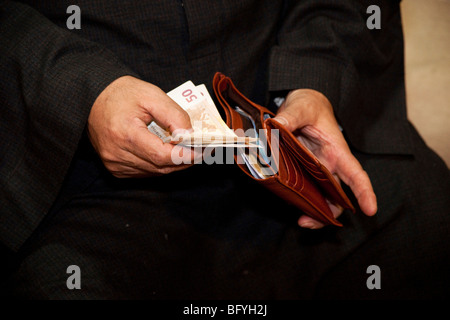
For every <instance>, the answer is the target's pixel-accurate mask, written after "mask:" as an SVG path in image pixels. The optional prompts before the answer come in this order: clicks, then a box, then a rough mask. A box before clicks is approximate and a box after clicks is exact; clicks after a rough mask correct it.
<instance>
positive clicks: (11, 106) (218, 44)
mask: <svg viewBox="0 0 450 320" xmlns="http://www.w3.org/2000/svg"><path fill="white" fill-rule="evenodd" d="M22 2H24V3H28V4H29V5H30V6H32V7H34V9H33V8H31V7H28V6H25V5H23V4H21V3H18V2H11V1H1V5H0V42H1V44H0V105H1V112H0V140H1V147H0V159H1V165H0V183H1V190H0V203H1V212H0V241H1V242H2V243H4V244H5V245H6V246H8V247H9V248H10V249H12V250H17V249H19V248H20V247H21V245H22V244H23V243H24V241H25V240H26V239H27V238H28V237H29V236H30V234H31V233H32V232H33V230H35V228H36V227H37V226H38V224H39V222H40V221H41V220H42V219H43V218H44V217H45V215H46V213H47V212H48V210H49V209H50V208H51V207H52V205H53V203H54V201H55V199H56V197H57V196H58V192H59V190H60V188H61V185H62V183H63V180H64V177H65V176H66V173H67V170H68V168H69V165H70V163H71V161H72V159H73V157H74V154H75V151H76V149H77V147H78V145H79V142H80V139H81V137H82V135H83V131H84V128H85V124H86V120H87V117H88V114H89V110H90V107H91V106H92V104H93V102H94V101H95V98H96V97H97V96H98V94H99V93H100V92H101V90H102V89H103V88H105V87H106V86H107V85H108V84H109V83H110V82H112V81H113V80H114V79H116V78H118V77H120V76H122V75H126V74H131V75H134V76H136V77H140V78H142V79H144V80H146V81H149V82H151V83H154V84H156V85H158V86H160V87H161V88H162V89H163V90H166V91H167V90H170V89H172V88H174V87H176V86H178V85H179V84H181V83H182V82H184V81H186V80H187V79H191V80H192V81H194V82H195V83H205V84H207V85H208V88H209V89H210V90H211V86H210V84H211V81H212V77H213V75H214V73H215V72H216V71H221V72H223V73H225V74H226V75H228V76H230V77H232V79H233V80H234V82H235V83H236V85H237V86H238V87H239V88H240V89H241V91H243V92H244V93H245V94H246V95H248V96H249V97H250V98H251V99H253V100H255V101H256V102H259V103H261V104H265V105H267V104H268V103H269V98H270V94H271V93H273V94H280V93H283V92H286V91H287V90H291V89H295V88H313V89H316V90H318V91H321V92H323V93H324V94H325V95H326V96H327V97H328V98H329V100H330V101H331V102H332V105H333V106H334V108H335V112H336V116H337V118H338V121H339V122H340V123H341V125H342V127H343V128H344V132H345V134H346V135H347V137H348V139H349V143H350V144H351V145H352V146H353V147H355V148H357V149H359V150H360V151H363V152H368V153H389V154H402V153H408V152H409V151H410V144H409V134H408V125H407V120H406V110H405V97H404V95H405V93H404V82H403V43H402V30H401V20H400V10H399V6H398V3H397V2H396V1H391V0H389V1H388V0H386V1H375V2H374V1H351V0H342V1H326V0H303V1H282V0H267V1H266V0H264V1H263V0H243V1H221V2H219V1H217V2H216V1H214V2H213V1H203V0H195V1H190V0H183V1H182V2H181V0H154V1H134V2H133V3H132V4H130V3H129V2H123V1H115V0H114V1H95V2H94V1H84V0H83V1H78V2H77V5H78V6H79V7H80V8H81V30H71V31H69V30H67V29H66V19H67V18H68V16H69V15H68V14H67V13H66V9H67V7H68V6H69V5H70V4H72V3H71V2H70V1H39V3H36V2H35V1H22ZM182 4H183V5H182ZM371 4H378V5H379V6H380V8H381V10H382V13H381V18H382V21H381V27H382V28H381V30H369V29H367V27H366V19H367V18H368V16H369V15H368V14H366V9H367V7H368V6H369V5H371ZM211 92H212V91H211Z"/></svg>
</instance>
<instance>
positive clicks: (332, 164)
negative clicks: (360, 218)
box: [275, 89, 377, 229]
mask: <svg viewBox="0 0 450 320" xmlns="http://www.w3.org/2000/svg"><path fill="white" fill-rule="evenodd" d="M275 120H277V121H278V122H280V123H281V124H283V125H284V126H285V127H286V128H287V129H288V130H290V131H291V132H293V133H294V135H296V136H297V137H298V139H299V140H300V141H301V142H302V143H303V144H304V145H305V146H306V147H307V148H309V149H310V150H311V151H312V152H313V153H314V155H315V156H316V157H317V158H318V159H319V160H320V161H321V162H322V164H323V165H325V166H326V167H327V169H328V170H329V171H330V172H331V173H332V174H333V175H334V177H335V178H336V180H338V181H339V180H342V181H343V182H344V183H345V184H347V185H348V186H349V187H350V188H351V190H352V192H353V193H354V194H355V196H356V199H357V200H358V204H359V206H360V208H361V210H362V211H363V212H364V213H365V214H366V215H368V216H372V215H374V214H375V213H376V211H377V201H376V196H375V193H374V192H373V189H372V184H371V182H370V180H369V177H368V175H367V173H366V172H365V171H364V170H363V168H362V167H361V164H360V163H359V162H358V160H356V158H355V157H354V156H353V155H352V153H351V151H350V148H349V147H348V145H347V143H346V141H345V139H344V136H343V135H342V133H341V131H340V130H339V125H338V123H337V121H336V118H335V117H334V114H333V108H332V106H331V104H330V102H329V101H328V99H327V98H326V97H325V96H324V95H323V94H321V93H319V92H318V91H315V90H311V89H299V90H294V91H291V92H290V93H289V94H288V96H287V97H286V100H285V101H284V103H283V105H282V106H281V107H280V110H279V111H278V114H277V116H276V117H275ZM329 205H330V208H331V210H332V212H333V214H334V215H335V217H338V216H339V215H340V214H341V213H342V211H343V210H342V208H339V207H336V206H334V205H332V204H331V203H330V204H329ZM298 224H299V225H300V226H302V227H305V228H311V229H317V228H321V227H323V224H322V223H320V222H319V221H317V220H314V219H312V218H311V217H308V216H306V215H303V216H301V217H300V218H299V220H298Z"/></svg>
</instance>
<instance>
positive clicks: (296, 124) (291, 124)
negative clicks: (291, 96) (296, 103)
mask: <svg viewBox="0 0 450 320" xmlns="http://www.w3.org/2000/svg"><path fill="white" fill-rule="evenodd" d="M274 120H276V121H278V122H279V123H280V124H281V125H283V126H284V127H285V128H286V129H287V130H288V131H290V132H293V131H294V130H296V129H299V128H301V127H303V126H305V125H306V123H302V121H300V118H299V116H298V114H294V112H292V111H291V110H290V109H289V108H286V107H284V105H283V106H282V107H280V110H279V111H278V113H277V115H276V116H275V118H274Z"/></svg>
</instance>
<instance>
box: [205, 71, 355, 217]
mask: <svg viewBox="0 0 450 320" xmlns="http://www.w3.org/2000/svg"><path fill="white" fill-rule="evenodd" d="M213 88H214V93H215V95H216V97H217V100H218V101H219V103H220V105H221V106H222V108H223V109H224V111H225V115H226V123H227V125H228V126H229V127H230V128H231V129H233V130H235V131H236V130H238V129H241V130H240V131H241V132H245V131H247V130H248V129H251V128H252V127H253V128H254V129H256V130H257V131H258V132H260V133H261V132H263V133H264V132H265V137H264V138H265V139H266V142H267V143H266V146H267V148H268V149H269V150H266V151H267V154H271V155H274V154H276V150H274V148H275V147H277V148H278V161H275V158H277V157H272V158H273V160H274V161H272V163H271V165H270V166H269V165H268V162H267V161H264V159H262V158H263V157H262V156H261V155H260V154H259V152H258V154H257V157H258V160H259V161H261V163H263V164H265V165H266V167H267V168H266V169H267V170H269V174H268V175H265V176H264V177H262V178H259V177H258V178H256V177H255V175H254V174H252V172H251V171H250V169H249V167H248V166H247V164H246V162H245V161H243V159H242V157H244V155H243V154H236V155H235V159H236V160H237V161H236V163H237V165H238V166H239V167H240V168H241V169H242V171H243V172H245V173H246V174H247V175H248V176H249V177H251V178H252V179H255V180H257V181H258V182H259V183H261V184H262V185H263V186H265V187H266V188H268V189H269V190H271V191H272V192H274V193H275V194H276V195H278V196H279V197H281V198H282V199H284V200H285V201H287V202H289V203H291V204H292V205H294V206H296V207H297V208H299V209H300V210H302V211H303V212H304V213H306V214H307V215H309V216H310V217H312V218H314V219H316V220H318V221H320V222H322V223H324V224H325V225H329V224H333V225H336V226H342V224H341V223H340V222H339V221H337V220H336V219H335V218H334V216H333V213H332V212H331V210H330V208H329V206H328V203H327V200H328V201H330V202H331V203H334V204H336V205H339V206H341V207H343V208H345V209H350V210H351V211H353V212H354V211H355V209H354V207H353V205H352V203H351V202H350V200H349V199H348V197H347V195H346V194H345V192H344V191H343V190H342V188H341V186H340V184H339V183H338V182H337V181H336V180H335V179H334V177H333V176H332V175H331V173H330V172H329V171H328V169H327V168H326V167H325V166H324V165H323V164H321V163H320V161H319V160H318V159H317V158H316V157H315V156H314V155H313V154H312V152H311V151H309V150H308V149H307V148H305V147H304V146H303V145H302V144H301V143H300V141H299V140H298V139H297V138H296V137H295V136H294V135H293V134H292V133H291V132H289V131H288V130H286V128H284V127H283V125H281V124H280V123H279V122H277V121H275V120H273V117H274V116H275V114H274V113H273V112H271V111H270V110H269V109H267V108H265V107H263V106H260V105H258V104H256V103H254V102H252V101H250V100H249V99H248V98H246V97H245V96H244V95H243V94H242V93H241V92H239V91H238V89H236V87H235V86H234V84H233V82H232V81H231V79H230V78H229V77H227V76H225V75H224V74H222V73H220V72H217V73H216V74H215V76H214V79H213ZM260 129H262V130H260ZM274 129H276V130H278V134H277V135H276V134H275V135H272V134H271V133H272V130H274ZM238 131H239V130H238ZM275 139H276V141H275ZM266 156H267V155H266ZM266 160H267V159H266ZM270 168H275V169H274V170H272V171H270Z"/></svg>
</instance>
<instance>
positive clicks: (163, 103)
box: [146, 93, 192, 133]
mask: <svg viewBox="0 0 450 320" xmlns="http://www.w3.org/2000/svg"><path fill="white" fill-rule="evenodd" d="M158 98H159V100H158V103H157V105H156V106H155V105H154V104H152V105H151V107H148V108H146V109H147V112H149V113H150V115H151V117H152V119H153V120H154V121H155V122H156V123H157V124H158V125H159V126H161V127H162V128H165V129H167V130H169V131H170V132H171V133H173V132H174V131H183V130H190V129H192V125H191V119H190V118H189V115H188V113H187V112H186V111H185V110H183V109H182V108H181V107H180V106H179V105H178V104H177V103H175V101H173V100H172V99H171V98H170V97H169V96H167V95H166V94H165V93H162V94H161V95H160V97H158Z"/></svg>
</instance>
